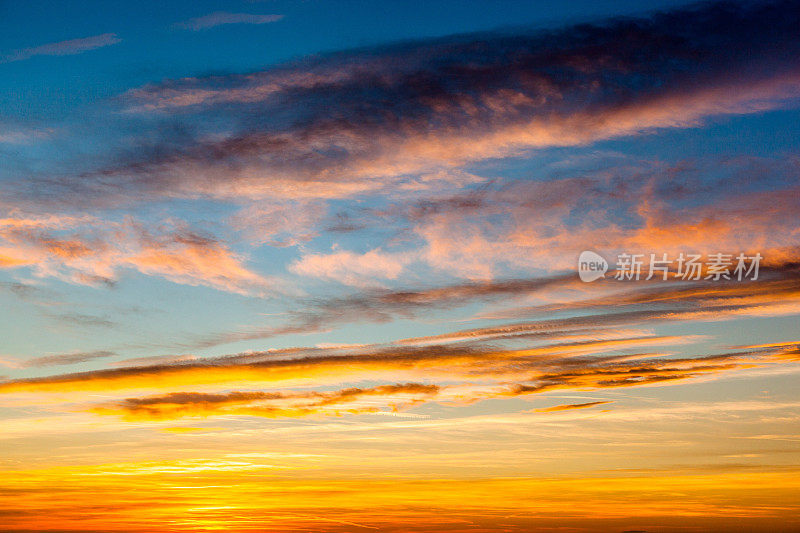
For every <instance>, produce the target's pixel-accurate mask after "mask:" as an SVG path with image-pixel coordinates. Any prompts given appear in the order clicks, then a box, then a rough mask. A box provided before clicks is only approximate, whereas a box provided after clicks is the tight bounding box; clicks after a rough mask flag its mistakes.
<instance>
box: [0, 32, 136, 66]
mask: <svg viewBox="0 0 800 533" xmlns="http://www.w3.org/2000/svg"><path fill="white" fill-rule="evenodd" d="M119 42H122V39H120V38H119V37H117V35H116V34H115V33H103V34H101V35H94V36H92V37H84V38H82V39H70V40H68V41H59V42H55V43H48V44H43V45H40V46H34V47H32V48H22V49H20V50H15V51H14V52H11V53H10V54H7V55H5V56H2V57H0V63H11V62H13V61H22V60H24V59H29V58H31V57H34V56H65V55H74V54H80V53H83V52H87V51H89V50H95V49H97V48H103V47H105V46H111V45H112V44H117V43H119Z"/></svg>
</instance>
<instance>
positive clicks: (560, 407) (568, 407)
mask: <svg viewBox="0 0 800 533" xmlns="http://www.w3.org/2000/svg"><path fill="white" fill-rule="evenodd" d="M607 403H614V402H611V401H600V402H585V403H568V404H565V405H554V406H552V407H544V408H542V409H536V412H539V413H554V412H557V411H570V410H573V409H587V408H589V407H595V406H596V405H605V404H607Z"/></svg>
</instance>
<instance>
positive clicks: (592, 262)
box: [578, 250, 608, 283]
mask: <svg viewBox="0 0 800 533" xmlns="http://www.w3.org/2000/svg"><path fill="white" fill-rule="evenodd" d="M606 272H608V261H606V260H605V259H603V257H602V256H601V255H599V254H596V253H594V252H590V251H588V250H587V251H585V252H581V255H580V256H579V257H578V276H579V277H580V278H581V281H584V282H586V283H589V282H590V281H594V280H596V279H600V278H603V277H605V274H606Z"/></svg>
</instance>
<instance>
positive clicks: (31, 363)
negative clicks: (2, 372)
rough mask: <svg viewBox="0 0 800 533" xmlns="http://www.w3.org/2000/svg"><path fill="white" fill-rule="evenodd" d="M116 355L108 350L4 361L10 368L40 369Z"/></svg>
mask: <svg viewBox="0 0 800 533" xmlns="http://www.w3.org/2000/svg"><path fill="white" fill-rule="evenodd" d="M115 355H117V354H116V353H114V352H111V351H108V350H95V351H91V352H69V353H61V354H53V355H43V356H41V357H34V358H32V359H27V360H14V361H5V364H6V365H7V366H10V367H12V368H41V367H48V366H64V365H74V364H78V363H86V362H88V361H94V360H95V359H103V358H106V357H113V356H115Z"/></svg>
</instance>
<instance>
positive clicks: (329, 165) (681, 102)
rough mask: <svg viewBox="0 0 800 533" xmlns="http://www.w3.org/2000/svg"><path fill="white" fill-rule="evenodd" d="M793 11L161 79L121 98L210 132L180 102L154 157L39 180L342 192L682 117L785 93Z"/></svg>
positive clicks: (95, 188) (716, 13) (793, 74)
mask: <svg viewBox="0 0 800 533" xmlns="http://www.w3.org/2000/svg"><path fill="white" fill-rule="evenodd" d="M798 22H800V8H799V7H798V4H797V2H796V1H789V0H785V1H779V2H771V3H767V4H749V3H748V4H743V5H738V4H707V5H702V6H699V7H692V8H685V9H682V10H676V11H671V12H665V13H661V14H657V15H654V16H652V17H650V18H642V19H624V20H611V21H607V22H605V23H598V24H594V25H582V26H577V27H570V28H566V29H563V30H559V31H549V32H542V31H539V30H537V31H524V30H523V31H517V32H506V33H495V34H480V35H466V36H459V37H454V38H445V39H439V40H433V41H422V42H418V43H414V44H403V45H396V46H391V47H385V48H375V49H368V50H360V51H356V52H344V53H340V54H332V55H328V56H324V57H320V58H315V59H309V60H307V61H301V62H298V63H296V64H291V65H286V66H283V67H277V68H274V69H271V70H269V71H263V72H254V73H250V74H244V75H232V76H215V77H211V78H206V79H184V80H178V81H172V82H166V83H164V84H161V85H155V86H150V87H147V88H143V89H140V90H138V91H135V92H132V93H129V94H128V95H127V96H126V97H125V98H124V100H127V101H128V102H130V104H131V106H133V107H136V108H139V109H145V110H146V109H156V108H157V109H162V110H172V111H176V110H183V111H185V112H187V113H192V112H195V113H196V116H195V118H196V120H197V121H199V122H200V123H202V124H203V125H206V126H207V125H208V123H209V122H208V121H207V120H203V118H204V117H207V116H214V117H215V118H216V119H218V120H220V121H221V123H223V124H225V125H226V127H223V128H222V129H223V130H224V132H219V133H218V134H217V135H211V136H209V135H208V131H207V127H205V128H198V134H197V135H195V136H192V134H191V123H192V119H191V115H190V114H189V115H187V114H186V113H184V112H180V113H179V115H178V116H176V117H174V120H175V121H180V123H181V124H182V125H183V128H182V130H181V131H182V133H181V138H180V139H178V138H175V139H169V140H167V142H166V143H164V144H163V145H162V146H161V147H160V149H159V150H158V151H157V152H156V153H153V152H152V151H151V150H149V149H146V150H145V149H143V150H142V151H141V153H140V154H138V155H137V154H135V153H134V154H133V155H132V156H131V157H127V156H125V157H123V156H120V158H119V159H120V161H119V164H117V165H110V166H108V167H106V168H104V169H102V170H100V171H97V172H94V171H92V172H86V173H84V174H83V175H82V176H80V179H77V178H70V177H69V176H64V177H62V178H59V181H58V183H54V184H53V186H58V187H61V188H63V192H64V194H65V195H67V196H72V195H75V194H82V195H83V197H86V198H97V199H100V198H104V199H106V200H108V199H117V200H119V199H124V200H125V201H131V200H134V199H135V200H137V201H138V200H142V199H148V198H153V197H162V196H167V197H183V198H207V197H211V198H217V199H248V200H254V199H270V200H272V201H275V200H287V201H288V200H298V199H306V200H308V199H331V198H351V197H354V196H357V195H363V194H367V193H369V194H376V193H379V192H381V191H386V190H398V189H399V190H403V187H404V185H408V184H409V182H414V183H416V184H420V183H421V182H419V181H417V180H415V179H414V177H413V176H414V175H416V174H428V175H437V173H440V172H442V171H447V170H462V169H461V167H463V166H464V165H466V164H468V163H472V162H476V161H482V160H486V159H490V158H500V157H508V156H518V155H520V154H523V153H526V152H527V151H529V150H534V149H540V148H545V147H552V146H574V145H583V144H587V143H591V142H594V141H597V140H601V139H608V138H612V137H619V136H624V135H633V134H641V133H647V132H650V131H652V130H653V129H656V128H676V127H681V128H683V127H691V126H697V125H699V124H701V123H702V122H703V120H704V119H706V118H708V117H711V116H715V115H724V114H742V113H754V112H760V111H764V110H768V109H774V108H775V107H778V106H781V105H784V104H785V103H786V101H787V100H791V101H793V99H795V98H796V97H798V96H800V71H798V69H797V65H796V62H794V61H793V60H792V59H791V58H793V57H794V56H795V54H796V52H798V51H800V39H798V38H797V34H796V32H795V31H794V28H795V27H796V25H797V23H798ZM742 27H747V28H748V31H747V33H746V35H743V34H742V32H741V28H742ZM623 43H624V44H623ZM732 72H736V73H738V75H731V73H732ZM743 72H746V73H747V74H746V75H742V74H741V73H743ZM217 104H223V107H224V109H223V108H220V109H216V108H215V106H216V105H217ZM148 106H150V107H148ZM331 110H335V112H334V113H331ZM222 111H224V112H222ZM169 118H170V117H169V116H167V117H166V120H169ZM431 125H435V127H431ZM201 130H202V134H201V133H200V131H201ZM187 131H188V132H189V133H188V136H189V138H188V139H187ZM28 185H29V184H28ZM133 191H137V193H136V194H134V193H133ZM29 193H31V194H32V193H33V191H29ZM98 201H99V200H98Z"/></svg>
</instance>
